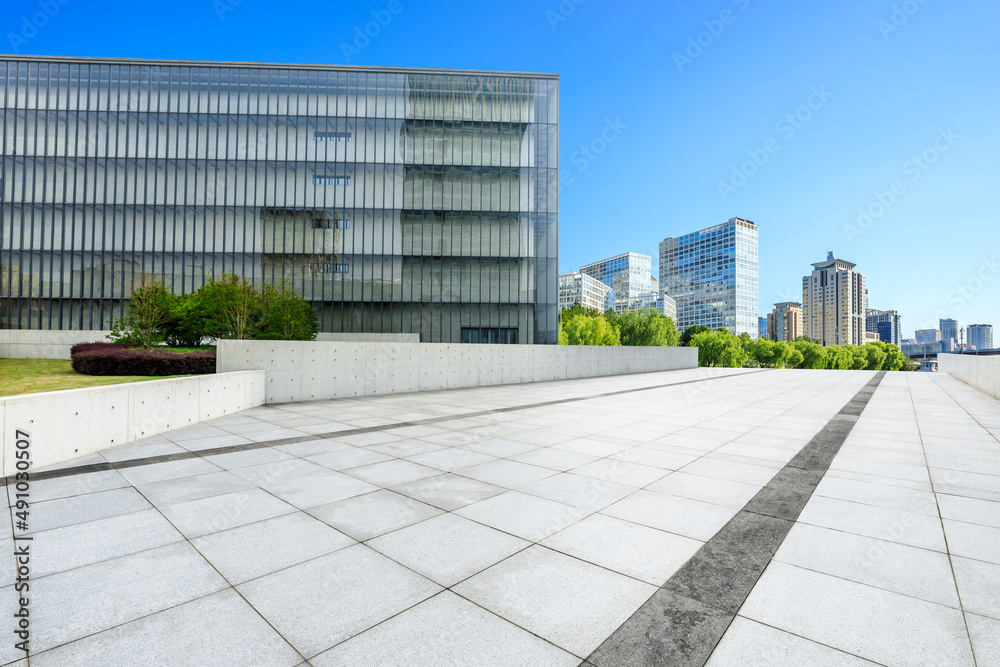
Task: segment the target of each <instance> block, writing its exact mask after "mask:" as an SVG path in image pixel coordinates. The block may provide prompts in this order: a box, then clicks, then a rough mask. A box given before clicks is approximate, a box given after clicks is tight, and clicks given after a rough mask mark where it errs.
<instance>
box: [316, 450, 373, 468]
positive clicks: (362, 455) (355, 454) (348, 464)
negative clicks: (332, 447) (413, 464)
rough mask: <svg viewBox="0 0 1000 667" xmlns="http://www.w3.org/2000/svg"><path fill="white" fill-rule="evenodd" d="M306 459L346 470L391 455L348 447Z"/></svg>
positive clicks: (326, 466)
mask: <svg viewBox="0 0 1000 667" xmlns="http://www.w3.org/2000/svg"><path fill="white" fill-rule="evenodd" d="M306 460H308V461H312V462H313V463H318V464H319V465H321V466H323V467H325V468H330V469H331V470H347V469H348V468H359V467H361V466H366V465H370V464H372V463H382V462H383V461H391V460H392V457H391V456H387V455H385V454H379V453H378V452H373V451H371V450H370V449H363V448H361V447H349V448H345V449H341V450H339V451H335V452H327V453H325V454H317V455H314V456H309V457H307V459H306Z"/></svg>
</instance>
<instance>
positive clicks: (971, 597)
mask: <svg viewBox="0 0 1000 667" xmlns="http://www.w3.org/2000/svg"><path fill="white" fill-rule="evenodd" d="M951 563H952V567H953V568H954V569H955V583H956V584H958V593H959V595H961V596H962V606H963V607H964V608H965V610H966V611H970V612H973V613H975V614H980V615H982V616H989V617H991V618H995V619H997V620H1000V565H997V564H996V563H987V562H985V561H981V560H972V559H969V558H962V557H960V556H952V558H951Z"/></svg>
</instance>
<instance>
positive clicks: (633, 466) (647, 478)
mask: <svg viewBox="0 0 1000 667" xmlns="http://www.w3.org/2000/svg"><path fill="white" fill-rule="evenodd" d="M573 474H574V475H582V476H584V477H593V478H595V479H602V480H607V481H609V482H614V483H615V484H624V485H625V486H633V487H636V488H641V487H644V486H646V485H647V484H651V483H652V482H655V481H656V480H658V479H660V478H661V477H663V476H664V475H666V474H667V471H666V470H663V469H662V468H654V467H652V466H644V465H640V464H638V463H627V462H625V461H621V460H617V459H612V458H605V459H598V460H597V461H594V462H593V463H587V464H584V465H582V466H580V467H579V468H574V469H573Z"/></svg>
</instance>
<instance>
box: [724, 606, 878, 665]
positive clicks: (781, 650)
mask: <svg viewBox="0 0 1000 667" xmlns="http://www.w3.org/2000/svg"><path fill="white" fill-rule="evenodd" d="M875 664H877V663H874V662H870V661H868V660H862V659H861V658H858V657H856V656H853V655H850V654H847V653H844V652H843V651H837V650H836V649H832V648H830V647H829V646H823V645H822V644H817V643H816V642H812V641H809V640H808V639H803V638H802V637H799V636H796V635H793V634H790V633H788V632H782V631H781V630H777V629H775V628H772V627H770V626H767V625H763V624H761V623H758V622H756V621H751V620H750V619H747V618H743V617H742V616H737V617H736V618H735V619H733V622H732V624H731V625H730V626H729V629H727V630H726V634H725V635H723V636H722V640H721V641H720V642H719V645H718V646H716V648H715V650H714V651H713V652H712V657H711V658H709V660H708V662H707V663H706V667H733V666H734V665H740V667H802V666H803V665H809V667H871V666H872V665H875Z"/></svg>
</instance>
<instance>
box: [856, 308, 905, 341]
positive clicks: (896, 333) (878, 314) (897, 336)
mask: <svg viewBox="0 0 1000 667" xmlns="http://www.w3.org/2000/svg"><path fill="white" fill-rule="evenodd" d="M865 327H866V328H867V329H868V331H874V332H875V333H877V334H878V338H879V340H881V341H882V342H883V343H892V344H893V345H902V342H903V341H902V330H901V329H900V317H899V313H898V312H896V311H895V310H871V309H869V310H868V311H867V314H866V315H865Z"/></svg>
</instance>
